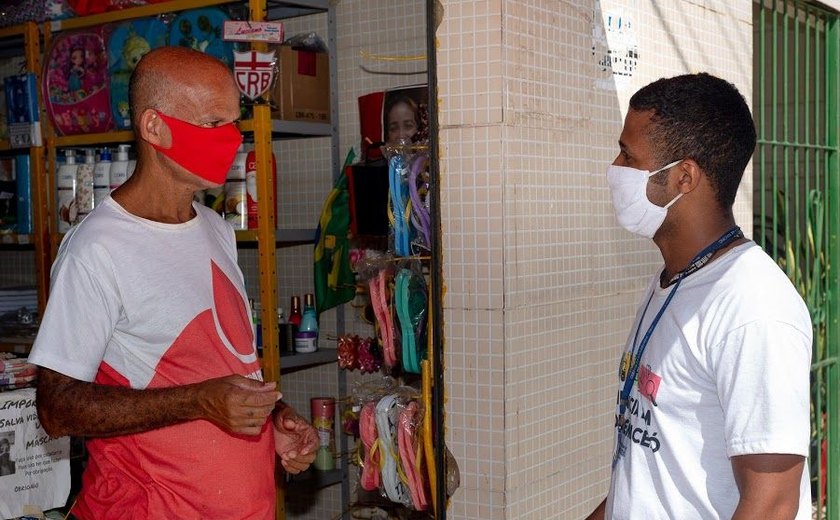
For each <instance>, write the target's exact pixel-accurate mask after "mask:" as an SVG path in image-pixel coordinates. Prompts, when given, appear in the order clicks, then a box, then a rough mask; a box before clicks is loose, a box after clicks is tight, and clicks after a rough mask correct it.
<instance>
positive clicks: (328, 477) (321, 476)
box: [287, 468, 344, 489]
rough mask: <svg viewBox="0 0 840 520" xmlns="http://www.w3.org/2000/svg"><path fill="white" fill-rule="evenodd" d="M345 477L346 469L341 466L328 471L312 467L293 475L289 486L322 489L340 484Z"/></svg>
mask: <svg viewBox="0 0 840 520" xmlns="http://www.w3.org/2000/svg"><path fill="white" fill-rule="evenodd" d="M343 479H344V470H343V469H341V468H338V469H331V470H328V471H321V470H317V469H315V468H310V469H308V470H306V471H304V472H302V473H299V474H297V475H291V477H290V479H289V482H288V483H287V486H288V487H290V488H296V487H301V488H306V489H321V488H325V487H329V486H334V485H335V484H340V483H341V481H342V480H343Z"/></svg>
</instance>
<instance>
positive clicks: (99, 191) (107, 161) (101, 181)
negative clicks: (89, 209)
mask: <svg viewBox="0 0 840 520" xmlns="http://www.w3.org/2000/svg"><path fill="white" fill-rule="evenodd" d="M110 192H111V150H109V149H108V148H103V149H102V151H101V152H99V161H98V162H97V163H96V166H94V167H93V205H94V207H98V206H99V205H100V204H101V203H102V201H103V200H105V197H107V196H108V194H109V193H110Z"/></svg>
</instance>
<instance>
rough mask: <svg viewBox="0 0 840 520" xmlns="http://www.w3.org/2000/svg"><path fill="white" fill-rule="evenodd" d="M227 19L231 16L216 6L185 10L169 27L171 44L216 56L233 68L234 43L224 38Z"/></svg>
mask: <svg viewBox="0 0 840 520" xmlns="http://www.w3.org/2000/svg"><path fill="white" fill-rule="evenodd" d="M227 20H230V16H228V15H227V14H226V13H225V12H224V11H222V10H221V9H218V8H215V7H205V8H201V9H192V10H189V11H184V12H183V13H181V14H179V15H178V17H177V18H175V19H174V20H173V21H172V23H171V25H170V27H169V45H173V46H180V47H189V48H191V49H194V50H197V51H201V52H203V53H205V54H209V55H211V56H215V57H216V58H219V59H220V60H222V61H223V62H224V64H225V65H227V66H228V67H230V68H233V43H232V42H226V41H224V40H223V39H222V35H223V34H224V25H225V21H227Z"/></svg>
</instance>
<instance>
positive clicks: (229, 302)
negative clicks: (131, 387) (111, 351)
mask: <svg viewBox="0 0 840 520" xmlns="http://www.w3.org/2000/svg"><path fill="white" fill-rule="evenodd" d="M210 264H211V274H212V283H213V303H214V306H215V307H216V316H217V317H218V327H217V323H216V319H215V318H214V314H213V309H207V310H205V311H202V312H200V313H199V314H198V315H197V316H196V317H195V318H193V320H192V321H191V322H190V323H189V324H187V326H186V327H184V330H182V331H181V334H179V335H178V337H177V338H175V341H173V342H172V346H171V347H169V349H168V350H167V351H166V352H165V353H164V354H163V357H161V359H160V361H159V362H158V364H157V367H155V376H154V378H153V379H152V380H151V381H150V382H149V385H148V388H162V387H169V386H174V385H184V384H189V383H196V382H199V381H204V380H206V379H210V378H214V377H223V376H228V375H230V374H240V375H248V374H253V373H254V372H256V371H258V370H259V369H260V364H259V361H258V360H257V357H256V354H255V352H254V346H253V341H254V334H253V330H252V329H251V318H250V315H249V313H248V309H247V308H246V307H245V303H244V301H243V299H242V296H241V294H240V293H239V291H237V290H236V286H235V285H233V283H232V282H231V281H230V279H229V278H228V277H227V275H225V273H224V271H222V270H221V269H220V268H219V266H218V265H216V263H215V262H212V261H211V262H210ZM219 331H221V335H220V334H219ZM96 382H97V383H101V384H111V385H118V386H128V381H127V380H126V379H125V378H124V377H123V376H121V375H120V374H119V373H117V372H116V371H115V370H113V369H112V368H111V367H109V366H108V365H107V364H106V363H102V365H101V366H100V367H99V373H98V374H97V377H96Z"/></svg>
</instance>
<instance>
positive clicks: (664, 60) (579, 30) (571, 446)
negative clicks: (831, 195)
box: [437, 0, 752, 520]
mask: <svg viewBox="0 0 840 520" xmlns="http://www.w3.org/2000/svg"><path fill="white" fill-rule="evenodd" d="M442 4H443V7H444V15H443V22H442V24H441V26H440V28H439V30H438V32H437V41H438V71H437V72H438V75H439V99H440V122H441V129H440V138H441V189H442V193H441V207H442V213H443V215H442V228H443V229H442V237H443V251H444V259H443V266H444V279H445V283H446V293H445V299H444V319H445V324H444V326H445V329H444V334H445V340H446V344H445V362H446V371H445V381H446V391H447V397H448V399H447V403H446V410H447V418H446V421H447V432H446V435H447V442H448V445H449V447H450V448H451V449H452V451H453V453H454V455H455V457H456V459H457V460H458V463H459V466H460V470H461V488H460V489H459V490H458V492H457V493H456V494H455V496H454V497H453V498H452V500H451V503H450V506H449V509H448V515H447V518H454V519H482V520H484V519H517V520H524V519H539V520H543V519H549V518H562V519H565V518H568V519H574V518H583V517H585V516H586V514H588V513H589V512H590V511H591V509H592V508H593V507H594V506H595V505H596V504H597V503H598V502H599V501H600V500H601V499H602V498H603V497H604V494H605V492H606V488H607V484H608V480H609V470H608V462H609V456H610V451H611V444H610V442H611V432H612V430H611V426H612V421H613V419H612V407H613V403H614V395H615V387H614V385H615V382H614V380H613V379H614V378H613V374H614V372H615V366H616V363H617V353H618V349H619V346H620V345H621V344H622V343H623V342H624V340H625V337H626V334H627V330H628V328H629V326H630V322H631V319H632V316H633V313H634V310H635V306H636V301H637V299H638V298H639V297H640V296H641V291H642V289H643V287H644V284H645V282H646V280H647V277H648V276H649V275H650V273H651V272H652V271H653V270H654V269H655V268H656V267H657V265H658V263H659V262H660V257H659V254H658V252H657V251H656V249H655V247H654V245H653V243H652V242H650V241H647V240H643V239H638V238H634V237H633V236H631V235H630V234H628V233H626V232H625V231H623V230H621V229H619V228H618V226H617V225H616V224H615V221H614V218H613V215H612V209H611V206H610V202H609V194H608V191H607V186H606V182H605V174H604V172H605V169H606V166H607V165H608V164H609V163H610V162H611V161H612V159H613V158H614V156H615V155H616V153H617V151H618V146H617V144H616V142H617V139H618V135H619V133H620V131H621V126H622V122H623V117H624V115H625V113H626V105H627V100H628V99H629V97H630V95H632V93H633V92H635V90H637V89H638V88H640V87H641V86H643V85H645V84H647V83H649V82H651V81H653V80H655V79H658V78H659V77H663V76H672V75H677V74H681V73H686V72H699V71H708V72H711V73H713V74H716V75H719V76H722V77H724V78H726V79H728V80H730V81H732V82H733V83H734V84H735V85H736V86H737V87H738V88H739V89H740V90H741V91H742V92H743V93H744V95H745V96H746V97H747V99H748V100H749V99H750V98H751V77H752V11H751V3H750V2H748V1H747V0H738V1H735V2H725V1H722V0H721V1H685V0H670V1H661V2H660V1H657V2H650V1H641V0H623V1H622V0H604V1H602V2H596V1H594V0H580V1H558V0H488V1H466V0H464V1H455V0H442ZM619 18H620V19H621V22H622V23H621V26H620V29H619V25H618V20H619ZM609 50H612V51H613V52H614V54H612V56H617V57H623V58H627V56H628V51H634V53H633V54H632V56H634V57H635V59H634V60H624V61H616V62H610V61H606V60H605V56H607V52H608V51H609ZM750 190H751V173H750V172H747V174H745V176H744V183H743V184H742V190H741V191H742V194H741V196H740V197H739V200H738V202H737V204H736V218H737V219H738V221H739V223H740V224H741V225H742V227H743V228H744V229H745V231H746V232H747V233H748V234H749V233H750V231H751V228H752V226H751V214H750V211H751V208H750V206H749V197H747V196H746V194H747V193H749V192H750Z"/></svg>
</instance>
